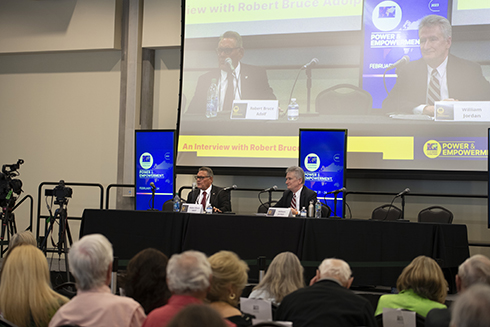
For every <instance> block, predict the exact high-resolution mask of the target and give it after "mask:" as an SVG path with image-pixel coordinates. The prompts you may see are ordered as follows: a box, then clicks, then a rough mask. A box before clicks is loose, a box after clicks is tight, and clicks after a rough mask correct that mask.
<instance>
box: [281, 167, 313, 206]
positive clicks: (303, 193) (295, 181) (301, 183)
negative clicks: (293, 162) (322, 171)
mask: <svg viewBox="0 0 490 327" xmlns="http://www.w3.org/2000/svg"><path fill="white" fill-rule="evenodd" d="M286 185H287V187H288V189H287V190H286V191H284V193H283V194H282V197H281V198H280V199H279V201H277V203H276V204H275V205H274V207H279V208H291V211H292V212H293V214H294V215H297V214H298V213H299V211H300V210H301V208H303V207H305V208H308V205H309V204H310V201H313V203H315V202H316V192H315V191H312V190H310V189H309V188H307V187H306V186H305V172H304V171H303V169H302V168H301V167H298V166H291V167H289V168H288V169H286Z"/></svg>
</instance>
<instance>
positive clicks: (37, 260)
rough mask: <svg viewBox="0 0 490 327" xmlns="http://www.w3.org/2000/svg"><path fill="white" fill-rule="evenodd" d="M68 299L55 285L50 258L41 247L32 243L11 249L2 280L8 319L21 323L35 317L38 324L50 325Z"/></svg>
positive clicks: (0, 294)
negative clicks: (49, 262) (57, 291)
mask: <svg viewBox="0 0 490 327" xmlns="http://www.w3.org/2000/svg"><path fill="white" fill-rule="evenodd" d="M66 302H68V299H67V298H65V297H64V296H61V295H59V294H58V293H56V292H54V291H53V290H52V289H51V286H50V276H49V269H48V262H47V260H46V257H45V256H44V254H43V253H42V251H41V250H39V249H38V248H36V247H34V246H32V245H28V244H22V245H18V246H16V247H15V248H13V249H12V250H11V252H10V255H9V259H8V261H6V262H5V265H4V267H3V273H2V280H1V283H0V310H1V312H2V314H3V316H4V318H5V319H7V320H10V321H12V322H13V323H15V324H16V325H18V326H20V327H24V326H26V327H27V326H31V319H32V320H33V321H34V323H35V325H36V326H47V325H48V323H49V320H50V318H51V316H52V315H53V314H54V313H55V312H56V311H57V310H58V308H59V307H60V306H61V305H62V304H64V303H66Z"/></svg>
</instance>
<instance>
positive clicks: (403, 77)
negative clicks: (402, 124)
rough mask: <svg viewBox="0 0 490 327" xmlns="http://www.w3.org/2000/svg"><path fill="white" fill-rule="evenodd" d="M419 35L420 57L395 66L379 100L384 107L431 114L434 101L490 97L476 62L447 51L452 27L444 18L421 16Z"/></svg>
mask: <svg viewBox="0 0 490 327" xmlns="http://www.w3.org/2000/svg"><path fill="white" fill-rule="evenodd" d="M419 38H420V51H421V53H422V59H419V60H416V61H413V62H410V63H408V64H407V65H405V66H401V67H399V68H398V69H397V70H396V73H397V75H398V77H397V80H396V84H395V86H394V87H393V89H392V90H391V92H390V93H389V94H388V96H387V97H386V99H385V100H384V101H383V109H384V110H385V111H387V112H388V111H399V112H405V113H414V114H425V115H430V116H433V115H434V102H435V101H441V100H460V101H488V100H490V83H489V82H488V81H487V80H486V79H485V77H484V76H483V74H482V70H481V67H480V65H478V64H476V63H474V62H471V61H468V60H464V59H461V58H458V57H456V56H453V55H451V54H450V53H449V49H450V47H451V38H452V28H451V24H450V23H449V21H448V20H447V19H446V18H444V17H442V16H438V15H429V16H426V17H424V18H423V19H422V20H421V21H420V24H419Z"/></svg>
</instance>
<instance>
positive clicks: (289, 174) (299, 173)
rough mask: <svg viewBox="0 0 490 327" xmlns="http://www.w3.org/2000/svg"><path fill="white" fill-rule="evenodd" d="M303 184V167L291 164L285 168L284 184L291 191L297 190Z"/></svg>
mask: <svg viewBox="0 0 490 327" xmlns="http://www.w3.org/2000/svg"><path fill="white" fill-rule="evenodd" d="M304 184H305V172H304V170H303V168H301V167H298V166H291V167H288V169H286V186H287V188H288V190H290V191H291V192H293V193H296V192H298V191H299V189H300V188H302V187H303V185H304Z"/></svg>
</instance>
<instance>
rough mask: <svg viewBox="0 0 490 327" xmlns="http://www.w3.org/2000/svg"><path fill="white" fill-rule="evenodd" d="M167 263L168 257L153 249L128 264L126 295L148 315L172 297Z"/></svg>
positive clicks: (125, 284) (144, 251) (125, 283)
mask: <svg viewBox="0 0 490 327" xmlns="http://www.w3.org/2000/svg"><path fill="white" fill-rule="evenodd" d="M167 263H168V258H167V256H166V255H165V254H163V253H162V252H161V251H159V250H156V249H152V248H149V249H145V250H143V251H140V252H139V253H138V254H136V255H135V256H134V257H133V258H132V259H131V260H130V261H129V263H128V267H127V270H126V275H125V276H124V278H123V285H124V293H125V295H126V296H128V297H131V298H133V299H135V300H136V301H137V302H139V304H141V306H142V307H143V309H144V310H145V313H146V314H148V313H150V312H151V311H152V310H153V309H155V308H158V307H161V306H163V305H165V304H166V303H167V300H168V298H169V297H170V291H169V290H168V287H167Z"/></svg>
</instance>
